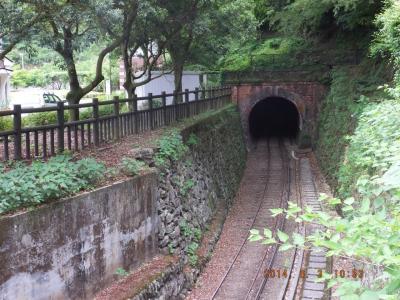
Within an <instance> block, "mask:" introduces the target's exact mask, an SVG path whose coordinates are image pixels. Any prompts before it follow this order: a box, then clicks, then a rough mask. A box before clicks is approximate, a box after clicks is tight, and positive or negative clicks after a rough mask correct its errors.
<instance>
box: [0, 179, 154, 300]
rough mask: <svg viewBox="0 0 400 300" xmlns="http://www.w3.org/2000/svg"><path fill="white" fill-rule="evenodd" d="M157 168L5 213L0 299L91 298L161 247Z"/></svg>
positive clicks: (0, 253) (0, 235)
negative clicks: (119, 272) (121, 270)
mask: <svg viewBox="0 0 400 300" xmlns="http://www.w3.org/2000/svg"><path fill="white" fill-rule="evenodd" d="M156 187H157V174H156V173H155V172H150V173H148V174H146V175H143V176H140V177H136V178H133V179H129V180H126V181H123V182H119V183H115V184H113V185H111V186H108V187H104V188H100V189H98V190H95V191H92V192H89V193H84V194H82V195H79V196H76V197H73V198H71V199H66V200H61V201H58V202H55V203H51V204H48V205H45V206H43V207H41V208H37V209H35V210H33V211H30V212H29V211H27V212H23V213H19V214H16V215H13V216H6V217H2V218H0V241H1V245H0V299H12V300H14V299H19V300H20V299H84V298H91V297H92V296H93V294H94V293H95V292H97V291H98V290H99V289H101V288H102V287H104V286H105V285H107V284H108V283H110V282H111V281H112V279H113V277H114V273H115V271H116V269H117V268H119V267H122V268H124V269H126V270H129V269H132V268H137V267H138V266H139V265H141V264H142V263H143V262H145V261H147V260H149V259H151V258H152V257H154V256H155V255H156V254H157V253H158V242H157V239H158V238H157V231H158V226H159V218H158V215H157V210H156V198H157V192H156Z"/></svg>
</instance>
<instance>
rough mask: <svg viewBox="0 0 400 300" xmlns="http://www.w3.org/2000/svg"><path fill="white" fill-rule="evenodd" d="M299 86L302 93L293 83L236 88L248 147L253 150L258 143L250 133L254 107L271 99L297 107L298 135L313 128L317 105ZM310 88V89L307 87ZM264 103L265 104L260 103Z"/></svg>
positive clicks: (306, 132)
mask: <svg viewBox="0 0 400 300" xmlns="http://www.w3.org/2000/svg"><path fill="white" fill-rule="evenodd" d="M301 87H303V88H301V89H300V87H299V88H298V90H299V91H302V93H300V92H299V93H297V92H296V91H295V90H296V89H295V88H294V85H293V84H290V85H288V86H283V85H250V84H243V85H238V86H236V87H235V88H234V97H235V98H234V99H236V100H237V104H238V107H239V111H240V117H241V123H242V128H243V133H244V137H245V141H246V145H247V149H248V150H251V149H252V148H254V146H255V145H256V140H255V138H254V137H253V136H252V134H251V133H250V124H249V119H250V114H251V112H252V111H253V108H255V107H256V105H257V104H258V103H260V102H265V101H267V100H271V99H274V98H275V99H279V101H282V102H284V103H287V102H290V103H291V104H292V107H295V108H296V109H295V110H296V111H297V114H298V135H299V137H300V136H302V135H304V134H309V131H310V130H313V129H312V128H311V127H310V126H313V124H314V115H315V112H314V110H315V106H314V105H312V102H311V99H314V98H311V97H310V96H308V95H303V92H304V91H305V90H306V89H304V86H301ZM307 90H308V89H307ZM260 105H263V104H260Z"/></svg>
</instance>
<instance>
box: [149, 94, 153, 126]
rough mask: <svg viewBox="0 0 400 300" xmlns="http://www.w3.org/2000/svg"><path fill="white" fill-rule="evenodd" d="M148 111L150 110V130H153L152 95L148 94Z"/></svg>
mask: <svg viewBox="0 0 400 300" xmlns="http://www.w3.org/2000/svg"><path fill="white" fill-rule="evenodd" d="M148 101H149V110H150V129H151V130H153V129H154V115H153V93H149V94H148Z"/></svg>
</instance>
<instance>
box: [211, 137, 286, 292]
mask: <svg viewBox="0 0 400 300" xmlns="http://www.w3.org/2000/svg"><path fill="white" fill-rule="evenodd" d="M265 143H266V145H265V144H259V145H258V147H261V148H265V150H266V152H267V155H266V156H267V157H266V158H267V161H268V164H267V168H266V177H265V181H264V183H263V185H264V186H263V195H262V197H261V198H260V202H259V204H258V209H257V211H256V213H255V214H254V215H253V216H252V218H253V219H252V222H251V226H250V228H257V229H259V230H262V229H263V228H266V227H268V228H274V230H273V231H276V230H278V229H280V230H282V229H283V226H284V223H285V219H284V218H277V219H276V218H272V217H270V212H269V209H271V208H276V207H286V205H287V202H288V198H289V193H288V191H289V186H288V185H289V182H290V169H289V156H288V154H287V151H286V147H285V144H284V141H282V140H275V139H270V140H268V141H266V142H265ZM260 150H261V149H258V150H257V151H260ZM276 252H277V247H276V246H269V247H268V246H265V245H261V244H260V243H250V242H249V241H248V240H247V239H245V240H244V241H243V243H242V244H241V246H240V248H239V250H238V252H237V253H236V256H235V257H234V259H233V260H232V262H231V264H230V266H229V268H228V270H227V272H226V273H225V275H224V276H223V278H222V279H221V281H220V283H219V286H218V288H217V289H216V290H215V292H214V294H213V295H212V299H254V298H253V296H252V294H253V291H254V290H256V289H258V288H259V287H258V284H259V280H260V278H263V277H264V270H265V267H266V266H267V267H268V265H272V263H273V260H274V258H273V257H274V255H275V253H276ZM271 254H272V255H271ZM254 266H258V267H257V269H256V270H254ZM261 284H262V282H261Z"/></svg>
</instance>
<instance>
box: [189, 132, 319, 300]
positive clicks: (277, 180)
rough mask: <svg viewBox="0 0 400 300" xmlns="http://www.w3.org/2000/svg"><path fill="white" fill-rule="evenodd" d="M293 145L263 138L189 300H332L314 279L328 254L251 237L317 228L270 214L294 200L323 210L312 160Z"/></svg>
mask: <svg viewBox="0 0 400 300" xmlns="http://www.w3.org/2000/svg"><path fill="white" fill-rule="evenodd" d="M291 143H292V142H291V141H290V140H288V139H285V140H284V139H269V140H265V141H261V142H259V143H258V144H257V149H256V150H255V151H253V152H252V153H251V154H250V155H249V158H248V162H247V167H246V171H245V175H244V177H243V179H242V184H241V189H240V191H239V195H238V199H237V201H236V202H235V207H234V208H232V210H231V213H230V218H228V221H227V222H226V225H225V226H226V227H224V234H223V235H222V237H221V240H220V243H219V245H220V247H219V248H217V251H216V252H215V253H214V255H213V259H212V261H211V262H210V264H209V270H208V272H207V271H206V272H205V274H206V275H205V278H204V279H203V280H202V283H201V284H200V287H198V288H197V289H196V290H195V291H194V292H193V293H192V294H191V295H190V296H189V298H188V299H190V300H193V299H196V300H200V299H201V300H203V299H204V300H209V299H222V300H225V299H229V300H231V299H235V300H236V299H238V300H243V299H246V300H253V299H263V300H264V299H265V300H280V299H282V300H287V299H289V300H292V299H296V300H298V299H304V300H311V299H324V300H325V299H327V298H326V296H325V293H324V288H325V286H324V284H321V283H315V279H316V277H317V274H318V271H319V269H326V266H327V262H326V259H325V256H324V253H323V252H318V251H319V249H311V251H310V252H308V251H307V252H305V251H303V250H301V249H291V250H289V251H285V252H281V251H279V246H278V245H268V246H267V245H263V244H262V243H259V242H258V243H253V242H249V241H248V239H247V237H248V235H249V230H250V229H253V228H255V229H258V230H260V231H262V230H263V229H264V228H269V229H270V230H271V231H272V233H273V235H276V232H277V231H278V230H280V231H283V232H286V233H287V234H289V235H290V234H291V233H293V232H297V233H299V234H301V235H303V236H305V235H306V234H307V233H309V232H312V231H313V230H315V228H310V227H305V226H303V225H299V224H297V223H295V222H294V221H292V220H287V219H286V218H285V217H284V216H283V215H281V216H279V217H277V218H273V217H272V216H271V212H270V209H271V208H278V207H280V208H286V207H287V205H288V202H289V201H291V202H294V203H297V205H298V206H300V207H304V206H305V205H307V206H311V207H312V208H313V209H314V210H320V209H321V207H320V204H319V202H318V199H317V190H316V188H315V186H314V181H313V175H312V172H311V167H310V164H309V161H308V159H307V158H300V159H297V158H296V157H295V156H294V155H292V154H293V153H292V151H293V150H292V149H293V147H292V146H291ZM291 158H293V159H291ZM232 237H233V239H232Z"/></svg>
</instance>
